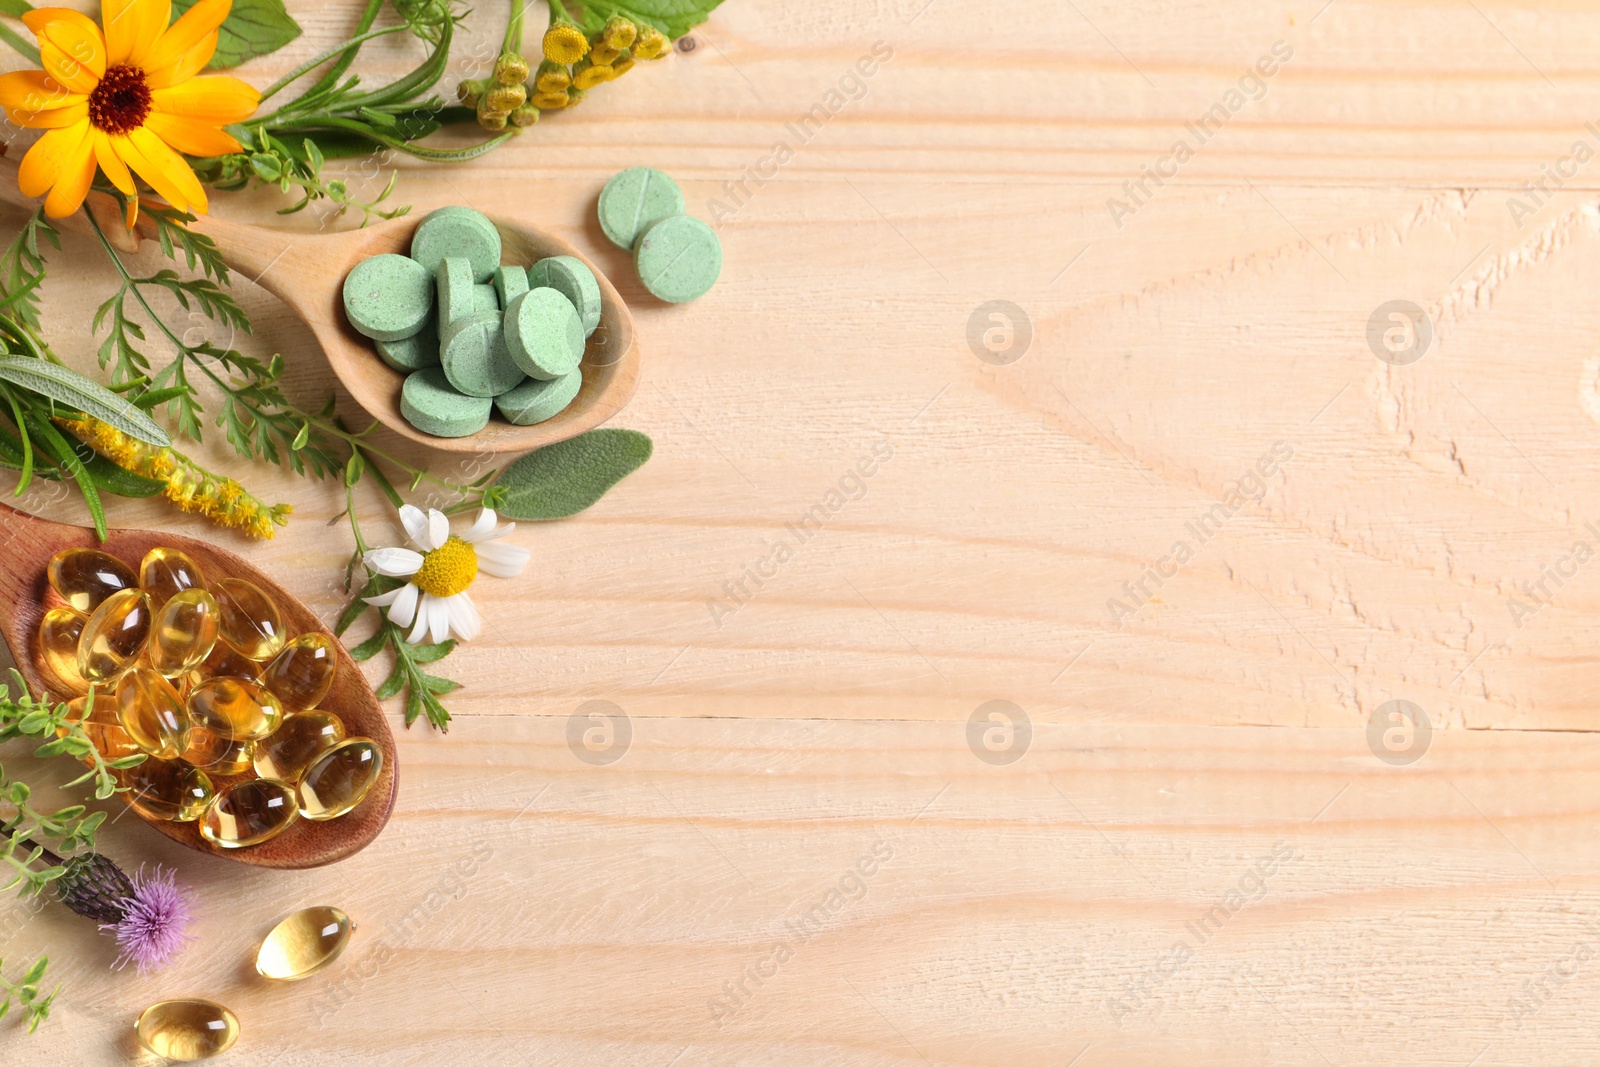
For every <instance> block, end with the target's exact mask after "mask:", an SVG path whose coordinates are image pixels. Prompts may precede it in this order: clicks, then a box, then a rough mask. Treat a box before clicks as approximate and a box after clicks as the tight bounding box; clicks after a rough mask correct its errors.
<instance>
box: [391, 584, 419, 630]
mask: <svg viewBox="0 0 1600 1067" xmlns="http://www.w3.org/2000/svg"><path fill="white" fill-rule="evenodd" d="M421 592H422V590H420V589H418V588H417V587H416V586H414V585H412V584H411V583H410V582H407V583H406V584H405V585H402V586H401V587H400V588H399V589H396V590H395V601H394V604H393V605H392V606H390V608H389V621H390V622H392V623H394V624H395V625H396V626H400V627H406V626H410V625H411V620H412V619H414V618H416V617H417V596H418V595H419V594H420V593H421Z"/></svg>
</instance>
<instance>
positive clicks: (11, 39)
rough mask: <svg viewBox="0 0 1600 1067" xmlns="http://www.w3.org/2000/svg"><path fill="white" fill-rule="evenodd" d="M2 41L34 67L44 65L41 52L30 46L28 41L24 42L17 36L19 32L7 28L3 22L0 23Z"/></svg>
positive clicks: (0, 39) (0, 38)
mask: <svg viewBox="0 0 1600 1067" xmlns="http://www.w3.org/2000/svg"><path fill="white" fill-rule="evenodd" d="M0 41H3V42H5V43H6V44H8V45H10V46H11V47H12V48H13V49H14V50H15V51H16V52H17V54H18V55H20V56H22V58H24V59H26V60H27V61H28V62H30V63H32V64H33V65H34V66H36V67H39V66H43V65H44V61H43V60H41V59H40V58H39V50H38V49H37V48H35V47H34V46H33V45H31V44H29V43H28V42H27V41H24V40H23V39H22V38H21V37H20V36H19V35H18V34H17V31H15V30H13V29H12V28H11V27H10V26H7V25H6V24H5V23H3V22H0Z"/></svg>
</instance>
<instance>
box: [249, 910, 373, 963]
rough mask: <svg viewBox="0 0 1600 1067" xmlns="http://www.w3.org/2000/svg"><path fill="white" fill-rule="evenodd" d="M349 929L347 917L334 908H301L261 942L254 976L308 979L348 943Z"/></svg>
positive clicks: (257, 952)
mask: <svg viewBox="0 0 1600 1067" xmlns="http://www.w3.org/2000/svg"><path fill="white" fill-rule="evenodd" d="M350 930H351V926H350V916H348V915H346V914H345V913H344V912H342V911H340V910H339V909H338V908H330V907H328V906H327V905H320V906H318V907H315V908H302V909H301V910H299V911H297V912H295V913H294V914H293V915H290V916H288V917H287V918H285V919H284V920H283V921H282V922H280V923H279V924H278V925H277V926H274V927H273V928H272V932H271V933H270V934H268V935H267V937H266V940H264V941H262V942H261V948H260V949H258V950H257V951H256V973H258V974H260V975H261V977H263V978H276V979H277V980H278V981H280V982H298V981H299V980H300V979H302V978H309V977H311V976H312V975H314V974H316V973H317V972H318V971H320V970H322V969H323V968H324V967H326V966H327V965H328V964H330V963H332V962H333V961H334V960H336V959H338V958H339V955H340V953H342V952H344V950H345V946H347V945H349V944H350Z"/></svg>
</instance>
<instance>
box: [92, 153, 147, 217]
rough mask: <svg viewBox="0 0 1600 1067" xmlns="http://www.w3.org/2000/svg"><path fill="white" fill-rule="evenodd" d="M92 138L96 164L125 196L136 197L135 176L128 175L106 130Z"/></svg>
mask: <svg viewBox="0 0 1600 1067" xmlns="http://www.w3.org/2000/svg"><path fill="white" fill-rule="evenodd" d="M90 136H91V137H93V138H94V158H95V162H97V163H99V164H100V169H101V170H103V171H105V172H106V177H107V178H109V179H111V184H112V185H115V186H116V187H117V188H118V189H120V190H121V191H122V193H123V195H124V196H135V195H136V194H137V192H138V191H137V190H136V189H135V188H134V185H133V175H132V174H129V173H128V165H127V164H126V163H124V162H123V161H122V157H121V156H119V155H117V150H116V149H115V148H112V147H111V136H110V135H109V134H108V133H106V132H105V131H104V130H95V131H94V133H92V134H90ZM128 229H130V230H131V229H133V224H132V223H129V224H128Z"/></svg>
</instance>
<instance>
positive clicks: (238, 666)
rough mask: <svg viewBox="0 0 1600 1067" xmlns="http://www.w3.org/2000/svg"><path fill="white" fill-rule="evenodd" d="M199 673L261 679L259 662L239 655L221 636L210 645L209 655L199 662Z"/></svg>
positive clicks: (251, 679) (211, 675) (257, 680)
mask: <svg viewBox="0 0 1600 1067" xmlns="http://www.w3.org/2000/svg"><path fill="white" fill-rule="evenodd" d="M200 673H201V674H202V675H204V676H205V677H206V678H243V679H244V680H245V681H247V682H259V681H260V680H261V664H259V663H257V662H256V661H255V660H253V659H247V658H246V657H245V656H243V655H241V654H240V652H239V650H238V649H237V648H234V647H233V646H232V645H230V644H228V642H227V641H226V640H224V639H223V638H221V637H218V638H217V643H216V644H215V645H214V646H212V649H211V655H209V656H207V657H206V661H205V662H204V663H202V664H200Z"/></svg>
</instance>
